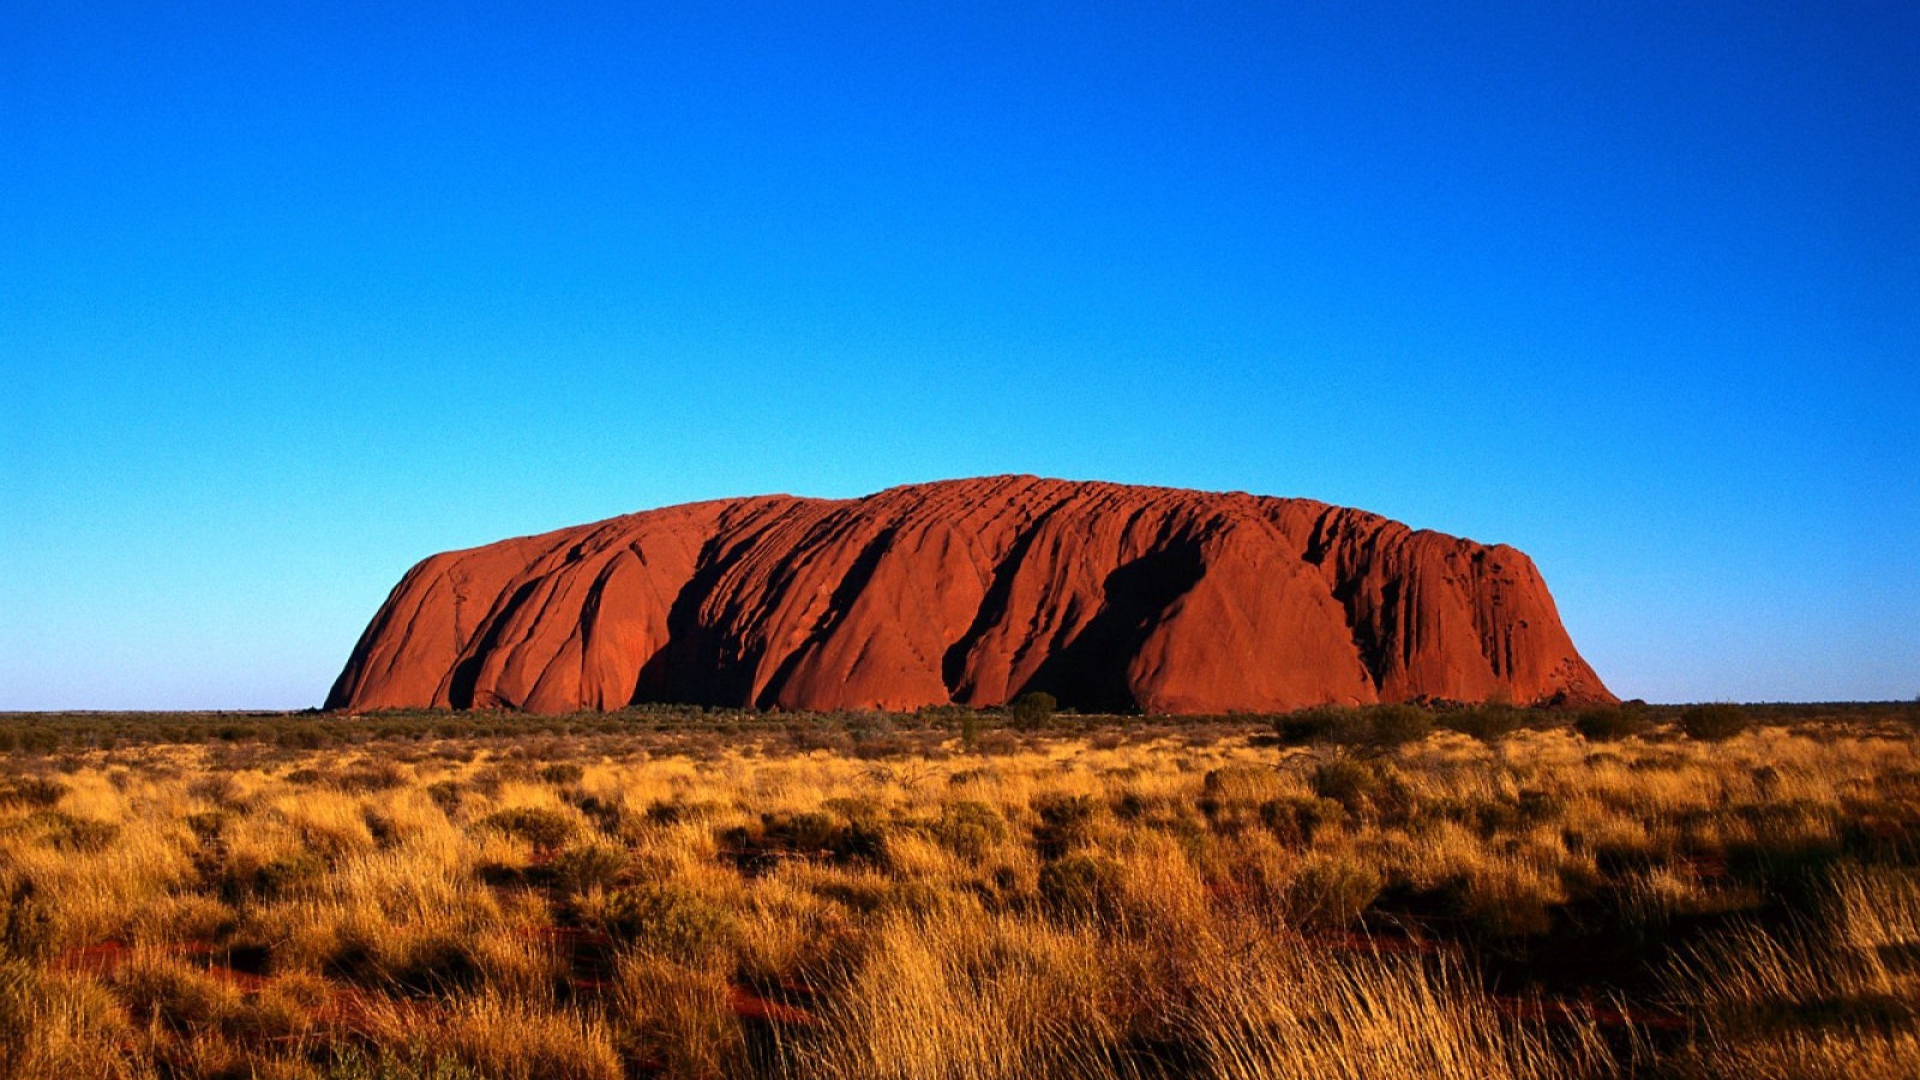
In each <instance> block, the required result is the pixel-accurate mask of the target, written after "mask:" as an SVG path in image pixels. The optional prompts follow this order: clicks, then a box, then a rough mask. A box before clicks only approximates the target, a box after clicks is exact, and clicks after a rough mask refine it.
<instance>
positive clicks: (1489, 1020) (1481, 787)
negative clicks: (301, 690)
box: [0, 725, 1920, 1080]
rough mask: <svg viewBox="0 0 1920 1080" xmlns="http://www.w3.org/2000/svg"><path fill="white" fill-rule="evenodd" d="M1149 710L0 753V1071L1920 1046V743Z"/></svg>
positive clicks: (1240, 1065)
mask: <svg viewBox="0 0 1920 1080" xmlns="http://www.w3.org/2000/svg"><path fill="white" fill-rule="evenodd" d="M990 734H1002V735H1004V734H1005V733H990ZM1147 735H1148V736H1149V737H1144V738H1143V737H1138V736H1137V735H1135V734H1129V733H1128V732H1125V731H1118V730H1116V731H1114V732H1087V733H1080V734H1075V735H1071V736H1061V737H1049V738H1034V737H1029V736H1017V737H1016V736H1007V737H1006V738H1005V739H1002V740H1000V741H999V742H998V743H997V744H996V743H992V742H990V741H988V745H987V746H985V747H984V749H989V750H1000V751H1005V752H997V753H974V752H966V748H965V747H963V745H962V742H961V740H960V739H958V738H955V739H951V740H949V741H947V742H946V743H945V744H944V745H937V744H929V745H928V746H925V747H923V748H922V750H921V752H915V753H907V754H896V755H894V756H890V757H885V758H873V759H869V758H864V757H860V756H856V755H854V754H851V753H848V752H845V751H844V750H843V749H840V748H834V747H829V748H827V749H817V750H811V751H806V750H800V749H795V748H794V747H792V746H791V745H789V744H788V743H787V742H783V741H781V740H777V739H763V738H743V739H739V740H737V741H734V742H731V743H716V742H693V743H690V744H688V745H686V746H684V747H681V748H678V749H676V748H675V747H663V746H661V745H660V744H659V743H657V742H654V743H644V744H643V743H637V742H636V743H633V744H627V745H623V744H622V743H620V742H619V741H618V740H607V739H598V740H593V741H570V740H567V739H565V738H559V737H543V738H541V739H538V740H532V741H530V742H528V743H525V744H521V745H515V744H513V743H510V742H504V741H498V740H493V741H488V740H466V739H442V740H431V739H404V740H390V741H385V742H381V741H375V742H370V743H366V744H362V745H360V746H357V747H340V748H326V749H319V750H301V749H298V748H295V749H282V750H274V751H272V752H260V753H242V752H239V751H235V750H233V749H232V748H226V747H219V746H214V747H205V746H197V745H155V746H146V747H132V748H122V749H114V750H97V749H96V750H88V751H76V752H70V753H67V754H64V755H61V756H51V757H50V756H46V755H42V754H30V755H22V754H14V755H0V950H3V955H0V1077H4V1078H9V1080H10V1078H19V1080H42V1078H55V1077H58V1078H60V1080H74V1078H76V1077H82V1076H114V1077H118V1076H125V1077H256V1076H257V1077H285V1078H295V1077H301V1078H338V1080H347V1078H360V1077H367V1078H374V1077H379V1078H389V1080H393V1078H407V1077H423V1078H424V1077H434V1078H441V1080H454V1078H470V1077H501V1078H528V1080H531V1078H536V1077H542V1078H545V1077H553V1078H563V1080H564V1078H581V1080H600V1078H618V1077H623V1076H655V1075H665V1076H678V1077H722V1076H761V1075H764V1076H793V1077H801V1078H820V1080H854V1078H862V1080H864V1078H873V1080H880V1078H903V1080H904V1078H919V1077H927V1078H933V1077H939V1078H952V1080H971V1078H976V1077H977V1078H1005V1080H1014V1078H1025V1077H1060V1076H1086V1077H1107V1076H1112V1077H1128V1078H1132V1077H1139V1078H1149V1077H1163V1076H1210V1077H1220V1078H1223V1080H1237V1078H1241V1077H1247V1078H1251V1077H1296V1076H1297V1077H1309V1076H1311V1077H1354V1078H1360V1077H1429V1076H1434V1077H1437V1076H1446V1077H1487V1078H1527V1080H1532V1078H1540V1080H1548V1078H1558V1077H1588V1076H1593V1077H1601V1076H1616V1075H1629V1074H1632V1075H1647V1076H1687V1077H1694V1076H1698V1077H1707V1076H1723V1075H1743V1076H1749V1077H1755V1078H1760V1077H1774V1076H1778V1077H1790V1076H1835V1077H1839V1076H1847V1077H1871V1076H1897V1075H1911V1074H1913V1073H1914V1072H1915V1068H1914V1063H1915V1062H1916V1061H1917V1060H1920V1057H1917V1056H1916V1055H1920V1045H1917V1044H1916V1037H1917V1033H1920V876H1917V875H1920V871H1917V870H1916V866H1917V865H1920V751H1917V750H1916V742H1915V738H1914V736H1913V733H1912V731H1911V730H1910V729H1904V728H1899V727H1896V726H1892V725H1883V726H1880V727H1871V726H1867V725H1861V726H1857V727H1855V728H1851V729H1846V728H1836V727H1832V726H1825V727H1818V728H1806V729H1804V730H1789V729H1785V728H1771V727H1770V728H1759V729H1756V730H1753V731H1749V732H1747V733H1745V734H1741V735H1738V736H1736V737H1734V738H1731V739H1729V740H1726V741H1722V742H1716V743H1706V742H1695V741H1691V740H1689V739H1685V738H1680V737H1678V736H1676V735H1673V734H1671V733H1670V732H1669V733H1658V734H1655V735H1653V736H1651V737H1648V738H1639V737H1633V738H1626V739H1623V740H1619V741H1612V742H1607V743H1604V744H1602V743H1592V742H1589V741H1587V740H1586V739H1585V738H1582V737H1581V736H1579V735H1577V734H1574V733H1572V732H1570V731H1566V730H1549V731H1520V732H1518V733H1516V734H1513V735H1512V736H1510V737H1507V738H1503V739H1498V740H1495V741H1493V742H1491V743H1483V742H1479V741H1475V740H1474V739H1470V738H1468V737H1466V736H1464V735H1460V734H1456V733H1451V732H1440V733H1438V734H1434V735H1431V736H1429V737H1426V738H1424V739H1421V740H1418V741H1413V742H1409V743H1406V744H1405V745H1400V746H1397V747H1391V748H1374V749H1372V750H1367V751H1362V750H1358V749H1341V748H1338V747H1329V746H1310V747H1289V746H1283V745H1280V744H1278V743H1276V742H1275V741H1273V740H1272V739H1271V738H1270V737H1262V733H1261V732H1258V731H1249V730H1247V729H1246V728H1245V726H1243V727H1242V728H1241V729H1240V730H1239V731H1238V732H1237V733H1229V734H1225V735H1219V734H1218V733H1215V734H1214V735H1206V736H1196V735H1194V734H1192V733H1183V732H1180V731H1177V730H1163V731H1158V732H1148V733H1147ZM982 741H987V740H984V738H983V740H982Z"/></svg>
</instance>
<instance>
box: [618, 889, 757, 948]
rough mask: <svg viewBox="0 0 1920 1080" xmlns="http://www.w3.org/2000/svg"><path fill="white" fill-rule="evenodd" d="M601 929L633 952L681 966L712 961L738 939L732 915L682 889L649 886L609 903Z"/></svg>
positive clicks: (621, 894)
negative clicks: (679, 963) (637, 951)
mask: <svg viewBox="0 0 1920 1080" xmlns="http://www.w3.org/2000/svg"><path fill="white" fill-rule="evenodd" d="M599 921H600V923H601V927H600V928H601V929H602V930H604V931H606V933H607V934H609V935H610V936H612V937H614V938H615V939H617V940H620V941H623V942H628V943H630V944H632V945H633V946H634V947H635V948H637V949H639V950H641V951H643V952H648V953H653V954H655V955H660V956H665V957H668V958H670V959H674V960H678V961H681V962H682V963H688V964H694V963H701V962H703V961H706V960H710V959H712V958H714V957H716V956H718V955H720V954H722V953H724V952H726V951H727V950H729V949H731V948H732V947H733V945H734V943H735V941H736V940H738V937H739V932H740V931H739V925H738V923H737V922H736V921H735V919H734V916H733V913H732V912H730V911H728V910H727V909H726V908H725V907H723V906H721V905H719V904H716V903H714V902H713V901H711V900H709V899H707V898H706V897H704V896H701V895H700V894H698V893H696V892H693V891H692V890H690V889H687V888H686V887H684V886H680V885H674V884H668V883H648V884H645V885H635V886H632V887H629V888H625V889H621V890H620V891H618V892H616V893H614V894H613V895H612V896H611V897H609V898H608V901H607V903H606V906H605V908H604V910H603V913H602V914H601V916H600V919H599Z"/></svg>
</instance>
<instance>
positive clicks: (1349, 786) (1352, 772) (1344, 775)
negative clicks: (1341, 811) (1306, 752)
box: [1311, 758, 1380, 814]
mask: <svg viewBox="0 0 1920 1080" xmlns="http://www.w3.org/2000/svg"><path fill="white" fill-rule="evenodd" d="M1311 783H1312V786H1313V793H1314V794H1315V795H1318V796H1319V797H1320V798H1322V799H1327V800H1330V801H1332V802H1336V803H1339V804H1340V805H1341V806H1342V807H1343V808H1345V809H1346V810H1347V812H1348V813H1355V814H1357V813H1359V812H1360V810H1361V809H1362V808H1363V807H1364V806H1365V805H1366V803H1367V799H1368V796H1370V795H1372V794H1373V793H1374V792H1375V791H1377V790H1378V789H1379V787H1380V777H1379V775H1378V774H1377V773H1375V772H1374V771H1373V770H1372V769H1370V768H1368V767H1367V766H1366V764H1365V763H1364V762H1359V761H1354V760H1352V759H1350V758H1335V759H1334V760H1332V761H1329V762H1326V763H1325V764H1323V765H1321V766H1320V767H1318V768H1316V769H1314V770H1313V779H1312V781H1311Z"/></svg>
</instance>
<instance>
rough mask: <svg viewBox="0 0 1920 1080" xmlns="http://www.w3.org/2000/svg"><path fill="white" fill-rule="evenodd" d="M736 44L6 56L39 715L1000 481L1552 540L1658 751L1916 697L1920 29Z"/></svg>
mask: <svg viewBox="0 0 1920 1080" xmlns="http://www.w3.org/2000/svg"><path fill="white" fill-rule="evenodd" d="M723 6H726V5H715V4H694V5H688V6H687V7H686V8H685V9H684V10H672V9H668V8H666V7H657V8H656V7H645V6H642V5H632V6H631V7H632V8H633V9H634V10H627V9H628V8H629V7H630V6H629V5H612V4H569V3H552V2H547V3H538V4H532V3H529V4H509V3H459V4H444V5H443V4H435V3H427V2H421V3H381V4H351V3H340V2H329V3H324V4H320V3H315V4H298V3H287V4H279V3H273V4H263V3H232V4H207V3H183V4H125V5H115V4H95V3H88V2H85V0H60V2H52V0H18V2H13V3H8V4H6V5H4V7H3V8H0V374H4V382H3V383H0V410H3V411H0V515H3V517H0V709H20V708H53V707H62V708H64V707H80V708H126V707H162V708H186V707H236V708H237V707H299V706H305V705H311V704H317V703H318V702H319V701H320V700H321V698H322V697H323V696H324V694H325V692H326V688H327V685H328V683H329V682H330V681H331V679H332V678H333V676H334V674H335V673H336V672H337V670H338V668H339V666H340V664H341V663H342V662H343V661H344V660H345V658H346V655H347V653H348V651H349V649H350V648H351V647H352V645H353V642H354V639H355V638H356V636H357V635H358V634H359V632H360V630H361V628H362V627H363V626H364V625H365V623H366V621H367V620H368V618H369V617H370V616H371V615H372V614H373V611H374V609H375V608H376V607H377V606H378V605H379V603H380V602H381V600H382V599H383V598H384V597H385V595H386V592H387V590H388V588H390V587H391V586H392V584H393V583H394V582H395V581H396V580H397V579H398V577H399V575H400V574H401V572H402V571H404V570H405V569H406V568H407V566H409V565H410V564H411V563H413V562H414V561H415V560H416V559H418V558H420V557H422V556H425V555H427V554H429V553H431V552H434V551H438V550H442V549H446V548H452V547H464V546H469V545H473V544H478V543H482V542H485V541H489V540H493V539H497V538H500V537H504V536H509V535H515V534H521V533H528V532H535V531H541V530H545V529H549V528H554V527H558V526H561V525H567V524H573V523H578V522H583V521H588V520H593V519H597V518H602V517H607V516H611V515H613V514H617V513H623V512H627V511H631V510H636V509H642V508H646V507H652V506H658V505H664V504H669V503H674V502H681V501H687V500H692V499H701V498H710V497H719V496H727V495H739V494H750V493H761V492H769V491H788V492H794V493H797V494H812V495H831V496H846V495H857V494H862V493H865V492H868V491H872V490H875V489H878V488H882V487H887V486H890V485H893V484H898V483H903V482H910V481H918V480H929V479H938V478H945V477H955V476H967V475H977V474H983V473H997V472H1031V473H1039V474H1044V475H1053V476H1065V477H1075V478H1100V479H1111V480H1119V481H1128V482H1139V483H1153V484H1168V485H1177V486H1184V487H1198V488H1213V489H1242V490H1248V491H1254V492H1260V493H1264V494H1275V495H1300V496H1308V497H1312V498H1317V499H1322V500H1326V501H1330V502H1336V503H1341V504H1346V505H1353V506H1360V507H1364V508H1366V509H1370V510H1374V511H1378V512H1381V513H1384V514H1388V515H1391V516H1393V517H1396V518H1399V519H1401V520H1404V521H1407V522H1409V523H1411V524H1413V525H1416V526H1422V527H1429V528H1435V529H1440V530H1443V531H1447V532H1452V533H1456V534H1460V535H1465V536H1470V537H1472V538H1474V539H1477V540H1483V541H1489V542H1491V541H1501V542H1506V543H1511V544H1513V545H1515V546H1517V547H1520V548H1522V549H1524V550H1526V551H1527V552H1529V553H1530V554H1532V555H1533V556H1534V558H1535V560H1536V561H1537V562H1538V563H1539V564H1540V566H1541V568H1542V570H1543V571H1544V572H1545V574H1546V576H1547V580H1548V582H1549V584H1550V585H1551V586H1552V587H1553V589H1554V592H1555V595H1556V596H1557V598H1558V600H1559V603H1560V606H1561V611H1562V614H1563V616H1564V617H1565V620H1566V622H1567V624H1568V626H1569V628H1570V630H1571V631H1572V633H1573V636H1574V640H1575V642H1576V643H1577V644H1578V645H1579V646H1580V647H1581V649H1582V650H1583V651H1584V652H1585V654H1586V655H1587V657H1588V658H1589V659H1590V660H1591V661H1592V662H1593V664H1594V666H1595V667H1596V668H1597V669H1598V670H1599V671H1600V673H1601V675H1602V676H1603V677H1604V678H1606V679H1607V680H1608V682H1609V683H1610V684H1611V685H1612V687H1613V688H1614V689H1615V690H1616V691H1617V692H1619V693H1620V694H1621V695H1622V696H1640V697H1646V698H1648V699H1651V700H1665V701H1674V700H1706V699H1741V700H1754V699H1832V698H1911V697H1913V696H1914V695H1915V694H1920V438H1917V437H1916V427H1920V409H1917V408H1916V406H1920V7H1916V6H1915V5H1912V4H1908V3H1886V4H1869V3H1847V2H1841V3H1807V4H1760V5H1755V4H1743V3H1724V4H1674V3H1669V2H1658V3H1652V2H1650V3H1603V4H1565V3H1527V4H1499V3H1482V4H1471V5H1457V7H1459V8H1460V10H1458V11H1453V12H1445V11H1441V10H1438V9H1440V8H1441V7H1443V6H1444V5H1434V4H1398V5H1364V4H1351V3H1344V2H1341V3H1326V4H1306V5H1294V4H1288V5H1277V4H1275V5H1266V4H1248V3H1219V4H1198V5H1167V6H1165V7H1159V6H1149V5H1140V4H1109V3H1088V4H1084V5H1074V6H1061V5H1036V4H1031V3H1021V4H1006V5H974V4H964V5H958V4H956V5H926V6H922V5H902V4H875V5H872V6H862V7H852V6H849V7H837V8H835V9H833V10H832V11H825V10H816V6H815V5H770V6H752V5H749V6H744V7H743V9H742V10H741V11H740V12H739V13H738V14H735V15H725V16H723V15H716V14H714V12H715V10H716V9H718V8H720V7H723ZM923 7H926V8H931V9H932V10H919V9H920V8H923Z"/></svg>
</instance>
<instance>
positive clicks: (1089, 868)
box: [1040, 853, 1120, 918]
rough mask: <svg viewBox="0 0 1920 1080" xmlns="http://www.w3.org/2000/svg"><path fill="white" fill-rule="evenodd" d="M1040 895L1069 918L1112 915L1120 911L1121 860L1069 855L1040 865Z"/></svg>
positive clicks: (1049, 908) (1050, 906) (1058, 913)
mask: <svg viewBox="0 0 1920 1080" xmlns="http://www.w3.org/2000/svg"><path fill="white" fill-rule="evenodd" d="M1040 898H1041V899H1042V900H1044V901H1046V904H1047V908H1048V910H1050V911H1052V912H1053V913H1054V914H1056V915H1061V916H1066V917H1070V918H1112V917H1113V916H1114V915H1115V914H1117V913H1118V911H1119V902H1120V864H1119V863H1117V862H1114V861H1113V860H1112V859H1109V858H1106V857H1104V856H1101V855H1091V854H1084V853H1083V854H1075V855H1067V856H1064V857H1062V858H1059V859H1055V860H1054V861H1052V862H1050V863H1048V864H1047V865H1045V866H1043V867H1041V868H1040Z"/></svg>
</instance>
